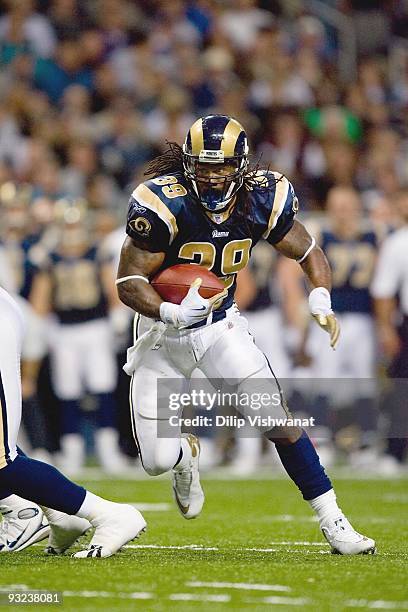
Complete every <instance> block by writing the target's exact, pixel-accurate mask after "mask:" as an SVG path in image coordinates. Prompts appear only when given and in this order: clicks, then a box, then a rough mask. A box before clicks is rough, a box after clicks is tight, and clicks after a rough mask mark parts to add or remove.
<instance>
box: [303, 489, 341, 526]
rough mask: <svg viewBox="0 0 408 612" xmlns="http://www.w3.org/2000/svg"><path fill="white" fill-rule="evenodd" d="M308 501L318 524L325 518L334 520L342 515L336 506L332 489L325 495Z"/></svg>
mask: <svg viewBox="0 0 408 612" xmlns="http://www.w3.org/2000/svg"><path fill="white" fill-rule="evenodd" d="M308 501H309V504H310V505H311V507H312V508H313V510H314V511H315V512H316V515H317V517H318V519H319V522H320V523H322V522H323V521H324V520H326V519H327V518H331V517H333V518H334V517H337V516H339V514H342V511H341V510H340V508H339V507H338V505H337V501H336V494H335V492H334V489H330V490H329V491H326V493H323V494H322V495H319V496H318V497H315V498H314V499H309V500H308Z"/></svg>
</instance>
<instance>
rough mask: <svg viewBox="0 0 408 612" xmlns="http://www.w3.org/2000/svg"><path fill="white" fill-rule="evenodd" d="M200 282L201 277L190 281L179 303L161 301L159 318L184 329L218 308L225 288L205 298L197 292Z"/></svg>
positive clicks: (224, 295)
mask: <svg viewBox="0 0 408 612" xmlns="http://www.w3.org/2000/svg"><path fill="white" fill-rule="evenodd" d="M201 283H202V279H201V278H196V279H195V281H193V282H192V283H191V286H190V289H189V290H188V293H187V295H186V297H185V298H184V299H183V301H182V302H181V304H180V305H179V304H172V303H171V302H162V304H160V318H161V320H162V321H164V323H169V324H170V325H172V326H173V327H175V328H176V329H184V328H185V327H190V325H194V323H198V322H199V321H202V320H203V319H206V318H207V317H208V315H209V314H210V313H211V312H212V311H213V310H215V309H216V308H218V307H219V306H220V305H221V302H222V301H223V299H224V298H225V297H226V296H227V294H228V291H227V289H224V290H223V291H221V292H220V293H217V295H214V296H213V297H211V298H208V299H206V298H203V297H202V296H201V295H200V294H199V288H200V285H201Z"/></svg>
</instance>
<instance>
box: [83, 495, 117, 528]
mask: <svg viewBox="0 0 408 612" xmlns="http://www.w3.org/2000/svg"><path fill="white" fill-rule="evenodd" d="M111 504H113V502H109V501H107V500H106V499H103V498H102V497H99V496H98V495H94V494H93V493H91V492H90V491H87V492H86V495H85V499H84V501H83V502H82V506H81V507H80V509H79V510H78V512H77V513H76V515H75V516H80V517H81V518H86V519H88V521H89V522H90V523H92V521H93V520H94V519H95V518H96V517H97V516H98V515H100V513H101V509H102V508H105V509H106V510H108V508H107V507H108V506H109V505H111Z"/></svg>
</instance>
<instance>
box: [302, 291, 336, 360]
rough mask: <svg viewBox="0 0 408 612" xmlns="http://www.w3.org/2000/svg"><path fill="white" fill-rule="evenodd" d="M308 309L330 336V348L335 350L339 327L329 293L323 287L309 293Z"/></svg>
mask: <svg viewBox="0 0 408 612" xmlns="http://www.w3.org/2000/svg"><path fill="white" fill-rule="evenodd" d="M309 308H310V312H311V313H312V315H313V317H314V319H315V321H316V322H317V324H318V325H320V327H321V328H322V329H324V331H326V332H327V333H328V334H329V335H330V346H331V347H332V349H335V348H336V345H337V342H338V340H339V336H340V326H339V322H338V321H337V319H336V317H335V314H334V312H333V310H332V307H331V299H330V293H329V292H328V290H327V289H326V288H325V287H316V289H313V291H311V292H310V294H309Z"/></svg>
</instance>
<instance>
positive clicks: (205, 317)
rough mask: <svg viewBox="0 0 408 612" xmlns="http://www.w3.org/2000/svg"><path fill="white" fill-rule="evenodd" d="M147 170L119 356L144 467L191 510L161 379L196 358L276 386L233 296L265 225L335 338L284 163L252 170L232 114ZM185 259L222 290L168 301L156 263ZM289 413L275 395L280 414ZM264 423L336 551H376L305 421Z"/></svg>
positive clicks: (127, 252)
mask: <svg viewBox="0 0 408 612" xmlns="http://www.w3.org/2000/svg"><path fill="white" fill-rule="evenodd" d="M148 174H150V175H151V176H152V179H151V180H148V181H146V182H145V183H142V184H141V185H139V186H138V187H137V188H136V189H135V191H134V192H133V193H132V196H131V198H130V205H129V215H128V223H127V229H126V231H127V233H128V237H127V238H126V240H125V242H124V245H123V248H122V254H121V261H120V266H119V272H118V280H117V285H118V290H119V295H120V298H121V299H122V301H123V302H124V303H125V304H127V305H128V306H130V307H131V308H133V310H135V311H136V312H137V313H139V314H138V315H137V316H136V339H137V344H136V345H135V346H134V347H133V348H132V349H130V350H129V358H128V362H127V364H126V366H125V367H126V369H127V371H128V373H132V374H133V375H132V382H131V406H132V407H131V413H132V419H133V427H134V434H135V438H136V440H137V442H138V445H139V449H140V454H141V460H142V463H143V466H144V469H145V470H146V471H147V472H148V473H149V474H151V475H157V474H161V473H163V472H167V471H169V470H172V471H173V490H174V494H175V499H176V502H177V505H178V507H179V509H180V511H181V513H182V515H183V516H184V518H188V519H191V518H194V517H196V516H198V514H199V513H200V512H201V509H202V506H203V503H204V493H203V491H202V488H201V485H200V480H199V474H198V461H199V454H200V448H199V443H198V439H197V438H196V437H195V436H192V435H191V434H181V433H180V431H178V435H177V436H175V437H167V438H160V437H158V431H157V429H158V424H159V423H158V421H157V417H158V415H157V390H156V386H157V381H158V379H163V378H169V379H171V378H177V379H179V380H180V381H183V379H185V378H189V376H190V374H191V372H192V371H193V370H194V369H195V368H199V369H200V370H201V371H202V372H203V373H204V374H205V375H206V377H207V378H209V379H215V378H216V379H222V380H224V381H228V380H231V379H234V380H236V381H237V382H238V389H239V390H240V389H242V388H245V386H246V385H247V384H248V383H250V382H251V381H253V380H254V379H255V380H256V379H257V380H258V381H259V383H263V384H264V383H265V381H266V382H267V383H269V385H270V390H272V389H273V390H274V392H276V386H275V378H274V375H273V372H272V371H271V368H270V366H269V364H268V362H267V359H266V358H265V356H264V354H263V353H262V352H261V351H260V350H259V349H258V348H257V347H256V345H255V344H254V342H253V340H252V338H251V336H250V335H249V333H248V331H247V323H246V321H245V319H244V318H243V317H241V316H240V315H239V312H238V311H237V308H236V307H234V302H233V300H234V291H235V285H236V280H235V277H236V273H237V272H238V271H239V270H240V269H242V268H243V267H245V266H246V264H247V263H248V260H249V256H250V253H251V249H252V247H253V246H254V245H255V244H256V242H257V241H258V240H259V239H260V238H261V236H263V237H264V238H265V239H266V240H267V241H268V242H269V243H270V244H271V245H273V246H274V247H275V248H276V249H277V250H278V251H279V252H280V253H281V254H283V255H286V256H287V257H290V258H292V259H296V260H297V261H298V262H299V263H300V264H301V266H302V268H303V270H304V272H305V274H306V275H307V277H308V279H309V281H310V283H311V285H312V286H313V287H314V289H313V290H312V291H311V293H310V296H309V305H310V310H311V313H312V314H313V316H314V317H315V318H316V320H317V322H318V323H319V325H321V326H322V327H323V328H324V329H325V330H326V331H327V332H328V333H329V335H330V344H331V346H332V347H334V346H335V345H336V343H337V340H338V336H339V328H338V325H337V321H336V319H335V316H334V314H333V311H332V308H331V301H330V288H331V275H330V268H329V266H328V263H327V260H326V259H325V257H324V255H323V253H322V251H321V249H320V248H318V247H317V246H316V245H315V241H314V239H312V238H311V237H310V235H309V234H308V232H307V231H306V229H305V228H304V226H303V225H302V224H301V223H299V222H298V221H296V220H295V216H296V212H297V210H298V200H297V198H296V195H295V193H294V190H293V187H292V185H291V184H290V183H289V181H288V180H287V179H286V177H284V176H282V175H281V174H279V173H275V172H269V171H264V172H262V171H261V172H259V171H256V169H255V170H254V171H251V170H250V169H249V165H248V142H247V136H246V133H245V131H244V129H243V127H242V126H241V125H240V124H239V123H238V122H237V121H236V120H234V119H232V118H231V117H227V116H224V115H210V116H207V117H204V118H202V119H198V120H197V121H196V122H195V123H194V124H193V125H192V127H191V128H190V130H189V132H188V134H187V138H186V141H185V143H184V146H183V148H181V147H180V146H179V145H177V144H176V143H170V145H169V149H168V150H167V152H165V153H164V154H163V155H161V156H159V157H158V158H156V159H155V160H153V162H152V163H151V164H150V166H149V168H148ZM186 262H195V263H198V264H201V265H203V266H205V267H207V268H208V269H210V270H212V271H213V272H214V273H215V274H216V275H217V276H219V277H223V278H224V282H225V287H226V289H225V290H224V291H223V292H222V293H221V294H219V295H218V296H215V297H214V298H211V299H208V300H206V299H204V298H202V297H201V296H200V294H199V284H200V281H199V280H197V281H195V282H194V283H193V284H192V286H191V288H190V290H189V292H188V294H187V296H186V297H185V298H184V300H183V301H182V303H181V304H180V305H176V304H172V303H169V302H164V301H163V300H162V299H161V298H160V296H159V295H158V294H157V293H156V291H155V290H154V289H153V288H152V287H151V285H150V284H149V279H150V278H151V277H152V276H154V275H155V274H156V273H157V271H159V270H160V269H164V268H167V267H169V266H172V265H174V264H177V263H186ZM222 298H224V299H223V302H222V304H221V306H220V307H219V308H218V309H216V307H217V306H219V303H220V300H221V299H222ZM152 319H153V320H155V321H156V323H154V324H153V326H152ZM143 331H145V333H144V334H143V336H141V337H139V338H138V336H139V335H140V333H141V332H143ZM282 403H284V402H282ZM287 415H288V413H287V412H286V410H285V408H284V407H283V406H280V407H279V416H280V417H285V416H287ZM274 416H278V415H277V414H274ZM263 433H264V434H265V435H266V436H267V437H268V438H269V439H270V440H271V441H273V442H275V444H276V448H277V451H278V453H279V456H280V459H281V461H282V464H283V466H284V467H285V469H286V471H287V472H288V474H289V476H290V477H291V478H292V480H293V481H294V482H295V484H296V485H297V486H298V487H299V489H300V491H301V492H302V495H303V497H304V499H305V500H307V501H308V502H309V503H310V505H311V507H312V508H313V509H314V510H315V512H316V514H317V516H318V518H319V521H320V527H321V529H322V531H323V533H324V535H325V537H326V539H327V540H328V541H329V543H330V545H331V547H332V550H333V551H334V552H336V553H340V554H359V553H372V552H374V550H375V542H374V540H372V539H371V538H367V537H365V536H362V535H361V534H359V533H357V532H356V531H355V530H354V529H353V528H352V526H351V525H350V523H349V522H348V520H347V519H346V517H345V516H344V514H343V513H342V511H341V510H340V508H339V507H338V505H337V502H336V496H335V493H334V491H333V488H332V484H331V482H330V480H329V478H328V477H327V475H326V473H325V471H324V469H323V467H322V466H321V464H320V462H319V458H318V456H317V453H316V451H315V449H314V447H313V445H312V443H311V441H310V439H309V437H308V435H307V434H306V432H305V431H302V430H301V429H298V428H293V427H292V428H281V429H280V430H279V431H278V430H277V428H274V429H273V430H270V431H269V432H263Z"/></svg>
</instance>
